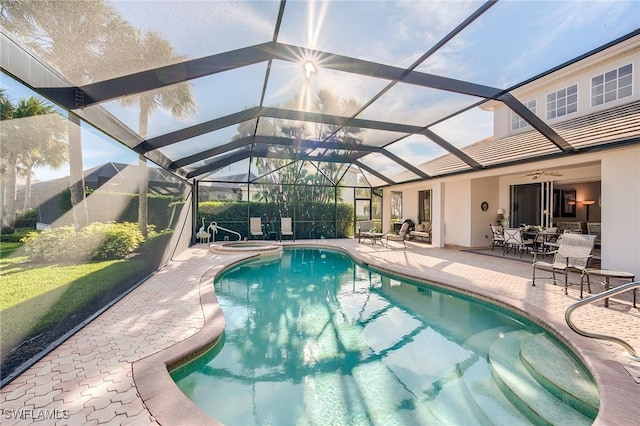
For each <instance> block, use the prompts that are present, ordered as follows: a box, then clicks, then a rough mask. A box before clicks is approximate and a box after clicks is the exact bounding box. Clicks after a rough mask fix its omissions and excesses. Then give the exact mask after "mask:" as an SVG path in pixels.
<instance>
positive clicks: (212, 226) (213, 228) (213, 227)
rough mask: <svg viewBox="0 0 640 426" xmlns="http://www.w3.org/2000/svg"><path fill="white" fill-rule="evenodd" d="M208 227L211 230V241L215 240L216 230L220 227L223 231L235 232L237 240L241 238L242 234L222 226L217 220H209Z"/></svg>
mask: <svg viewBox="0 0 640 426" xmlns="http://www.w3.org/2000/svg"><path fill="white" fill-rule="evenodd" d="M208 229H210V230H211V232H213V241H215V240H216V232H218V229H222V230H223V231H227V232H230V233H231V234H236V235H237V236H238V241H240V240H241V239H242V235H240V233H239V232H236V231H233V230H231V229H227V228H223V227H222V226H220V225H218V223H217V222H211V223H210V224H209V228H208Z"/></svg>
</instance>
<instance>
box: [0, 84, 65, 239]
mask: <svg viewBox="0 0 640 426" xmlns="http://www.w3.org/2000/svg"><path fill="white" fill-rule="evenodd" d="M2 97H3V99H2V114H1V116H2V121H3V123H2V160H3V166H4V167H3V176H2V177H3V181H4V185H3V186H4V191H5V192H4V197H3V199H2V201H3V206H2V207H3V208H2V229H3V230H4V231H5V232H13V229H14V228H15V214H16V197H15V194H16V178H17V174H18V168H19V167H22V168H23V169H24V170H26V171H27V172H28V173H29V174H30V173H31V167H33V165H34V161H33V158H34V155H35V153H36V152H38V151H39V152H40V153H45V152H47V151H48V150H49V149H63V150H64V148H63V146H66V144H65V142H64V141H65V138H66V132H65V129H64V120H63V119H62V117H60V115H58V114H57V113H56V110H55V109H54V107H53V106H52V105H49V104H46V103H45V102H44V101H42V100H40V99H38V98H36V97H34V96H32V97H30V98H28V99H21V100H20V101H19V102H18V104H17V105H11V106H10V104H11V102H10V101H9V100H8V98H7V97H6V96H5V95H4V93H3V96H2ZM40 161H41V163H45V162H46V161H47V160H46V159H45V158H41V159H40ZM54 162H55V163H57V162H58V159H57V158H56V159H55V161H54Z"/></svg>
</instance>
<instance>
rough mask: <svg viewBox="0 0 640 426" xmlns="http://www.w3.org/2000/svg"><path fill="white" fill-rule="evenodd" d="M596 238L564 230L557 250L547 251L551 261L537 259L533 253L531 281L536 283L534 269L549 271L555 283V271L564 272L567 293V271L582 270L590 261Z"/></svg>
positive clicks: (533, 284)
mask: <svg viewBox="0 0 640 426" xmlns="http://www.w3.org/2000/svg"><path fill="white" fill-rule="evenodd" d="M595 240H596V236H595V235H586V234H573V233H567V232H565V233H564V234H562V239H560V240H558V241H559V243H558V250H555V251H552V252H549V254H553V261H552V262H544V261H541V260H538V259H537V256H536V254H537V253H533V283H532V284H531V285H532V286H535V285H536V269H542V270H545V271H551V278H552V279H553V284H554V285H557V282H556V273H560V274H564V294H568V291H567V288H568V287H569V272H570V271H574V272H581V273H582V272H584V270H585V269H587V268H588V267H589V263H590V262H591V258H592V257H593V256H592V255H591V252H592V251H593V246H594V243H595Z"/></svg>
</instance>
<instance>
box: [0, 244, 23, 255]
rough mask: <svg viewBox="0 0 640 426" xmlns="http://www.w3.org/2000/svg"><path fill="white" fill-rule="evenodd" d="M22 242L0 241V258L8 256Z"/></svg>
mask: <svg viewBox="0 0 640 426" xmlns="http://www.w3.org/2000/svg"><path fill="white" fill-rule="evenodd" d="M21 245H22V243H14V242H5V241H0V259H1V258H4V257H9V255H10V254H11V253H13V252H14V251H15V250H16V249H17V248H18V247H20V246H21Z"/></svg>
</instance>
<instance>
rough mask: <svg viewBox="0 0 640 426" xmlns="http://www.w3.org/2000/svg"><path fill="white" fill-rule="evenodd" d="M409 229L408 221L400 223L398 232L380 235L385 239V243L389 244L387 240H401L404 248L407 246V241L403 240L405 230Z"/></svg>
mask: <svg viewBox="0 0 640 426" xmlns="http://www.w3.org/2000/svg"><path fill="white" fill-rule="evenodd" d="M408 230H409V223H408V222H405V223H403V224H402V227H401V228H400V232H399V233H397V234H391V233H390V234H385V235H383V236H382V239H383V240H386V241H387V243H386V245H389V240H391V241H402V245H403V246H404V248H407V243H406V242H405V241H404V239H405V237H406V236H407V231H408Z"/></svg>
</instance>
